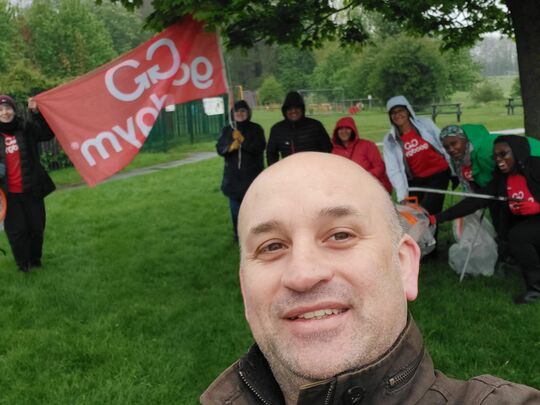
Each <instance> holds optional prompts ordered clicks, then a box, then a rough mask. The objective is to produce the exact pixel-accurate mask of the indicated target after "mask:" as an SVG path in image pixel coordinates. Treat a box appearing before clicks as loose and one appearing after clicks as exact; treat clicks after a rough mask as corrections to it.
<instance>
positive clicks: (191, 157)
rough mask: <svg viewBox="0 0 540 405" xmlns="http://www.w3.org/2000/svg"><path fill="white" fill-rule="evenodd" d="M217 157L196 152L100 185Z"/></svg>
mask: <svg viewBox="0 0 540 405" xmlns="http://www.w3.org/2000/svg"><path fill="white" fill-rule="evenodd" d="M216 156H217V153H216V152H196V153H193V154H191V155H189V156H188V157H186V158H184V159H180V160H174V161H172V162H165V163H159V164H157V165H153V166H148V167H141V168H138V169H133V170H130V171H127V172H120V173H116V174H115V175H113V176H111V177H109V178H108V179H107V180H105V181H103V182H102V183H100V184H103V183H108V182H110V181H116V180H124V179H129V178H130V177H135V176H142V175H144V174H150V173H155V172H159V171H161V170H167V169H173V168H175V167H178V166H183V165H187V164H189V163H195V162H200V161H202V160H208V159H212V158H214V157H216ZM81 187H87V185H86V183H83V182H81V183H76V184H66V185H62V186H58V190H72V189H75V188H81Z"/></svg>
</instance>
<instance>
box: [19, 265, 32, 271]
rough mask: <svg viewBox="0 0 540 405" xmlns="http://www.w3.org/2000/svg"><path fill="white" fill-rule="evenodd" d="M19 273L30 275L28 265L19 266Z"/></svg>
mask: <svg viewBox="0 0 540 405" xmlns="http://www.w3.org/2000/svg"><path fill="white" fill-rule="evenodd" d="M17 267H19V271H20V272H22V273H30V266H29V265H28V264H19V265H18V266H17Z"/></svg>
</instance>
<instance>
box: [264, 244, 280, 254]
mask: <svg viewBox="0 0 540 405" xmlns="http://www.w3.org/2000/svg"><path fill="white" fill-rule="evenodd" d="M284 247H285V245H283V243H281V242H272V243H269V244H268V245H266V246H263V247H262V248H261V252H262V253H268V252H275V251H277V250H280V249H283V248H284Z"/></svg>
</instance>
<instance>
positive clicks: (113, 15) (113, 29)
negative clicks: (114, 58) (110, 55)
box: [92, 2, 152, 55]
mask: <svg viewBox="0 0 540 405" xmlns="http://www.w3.org/2000/svg"><path fill="white" fill-rule="evenodd" d="M92 12H93V13H94V14H95V15H96V16H97V18H98V19H99V20H100V21H102V22H103V24H104V25H105V28H106V29H107V31H108V32H109V34H110V35H111V39H112V42H113V47H114V50H115V51H116V53H117V54H119V55H120V54H123V53H125V52H128V51H130V50H132V49H133V48H135V47H137V46H138V45H140V44H142V43H143V42H145V41H147V40H148V39H149V38H150V37H151V36H152V32H151V31H150V30H148V29H144V27H143V25H144V20H143V19H142V17H140V16H139V14H138V13H134V12H131V11H129V10H127V9H126V8H125V7H123V6H122V5H120V4H118V3H109V2H106V3H103V4H101V5H100V6H96V5H95V4H92Z"/></svg>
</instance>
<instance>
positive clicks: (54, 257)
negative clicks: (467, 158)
mask: <svg viewBox="0 0 540 405" xmlns="http://www.w3.org/2000/svg"><path fill="white" fill-rule="evenodd" d="M222 164H223V163H222V161H221V159H219V158H215V159H211V160H208V161H204V162H199V163H195V164H190V165H186V166H181V167H178V168H175V169H170V170H164V171H161V172H157V173H153V174H150V175H145V176H139V177H134V178H131V179H127V180H123V181H117V182H110V183H105V184H103V185H99V186H97V187H95V188H92V189H90V188H79V189H69V190H63V191H58V192H55V193H53V194H52V195H51V196H50V197H48V198H47V201H46V202H47V207H48V229H47V234H46V243H45V254H44V267H43V269H42V270H39V271H35V272H33V273H31V274H29V275H24V274H20V273H18V272H16V271H15V264H14V262H13V259H12V257H11V255H10V254H9V255H8V256H7V257H2V256H0V269H1V271H0V307H1V308H2V311H0V323H1V325H2V328H1V329H0V392H1V393H2V394H1V395H0V404H145V405H146V404H169V403H176V404H195V403H197V398H198V396H199V395H200V393H201V392H202V391H203V390H204V388H205V387H206V386H207V385H208V384H209V383H210V382H211V381H212V380H213V379H214V378H215V377H216V375H218V374H219V373H220V372H221V371H222V370H223V369H224V368H225V367H226V366H228V365H229V364H230V363H232V362H233V361H234V360H235V359H236V358H237V357H238V356H240V355H241V354H242V353H243V352H244V351H245V350H246V349H247V348H248V346H249V344H250V342H251V337H250V333H249V330H248V328H247V326H246V323H245V321H244V319H243V310H242V303H241V297H240V292H239V285H238V277H237V271H238V250H237V246H236V245H235V243H233V240H232V230H231V225H230V220H229V213H228V207H227V201H226V199H225V197H224V196H223V195H222V194H221V193H220V191H219V184H220V179H221V171H222ZM442 232H443V234H446V235H448V228H446V229H443V231H442ZM0 246H3V247H7V241H6V239H5V234H4V233H0ZM420 283H421V287H420V295H419V298H418V300H417V301H416V302H415V303H414V304H413V305H412V306H411V311H412V313H413V316H414V317H415V318H416V320H417V321H418V323H419V326H420V328H421V329H422V331H423V333H424V336H425V339H426V342H427V346H428V348H429V350H430V352H431V354H432V356H433V357H434V360H435V364H436V365H437V366H438V367H439V368H441V369H443V370H444V371H445V372H446V373H447V374H448V375H451V376H455V377H461V378H467V377H470V376H472V375H478V374H483V373H492V374H496V375H499V376H501V377H503V378H507V379H511V380H514V381H517V382H520V383H524V384H528V385H532V386H535V387H537V388H540V373H539V372H538V370H539V369H540V356H539V355H538V352H539V350H540V305H530V306H523V307H516V306H514V305H513V304H511V296H512V295H513V294H514V293H516V292H517V291H518V290H519V289H520V288H521V284H520V280H519V277H518V276H517V275H510V276H508V277H506V278H499V277H492V278H483V277H480V278H473V279H466V280H465V281H464V282H463V283H462V284H460V283H459V281H458V276H457V275H456V274H454V273H453V272H452V271H451V270H450V269H449V267H448V265H447V264H446V262H444V261H441V262H436V263H435V264H433V263H432V264H426V265H424V266H422V271H421V276H420Z"/></svg>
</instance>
